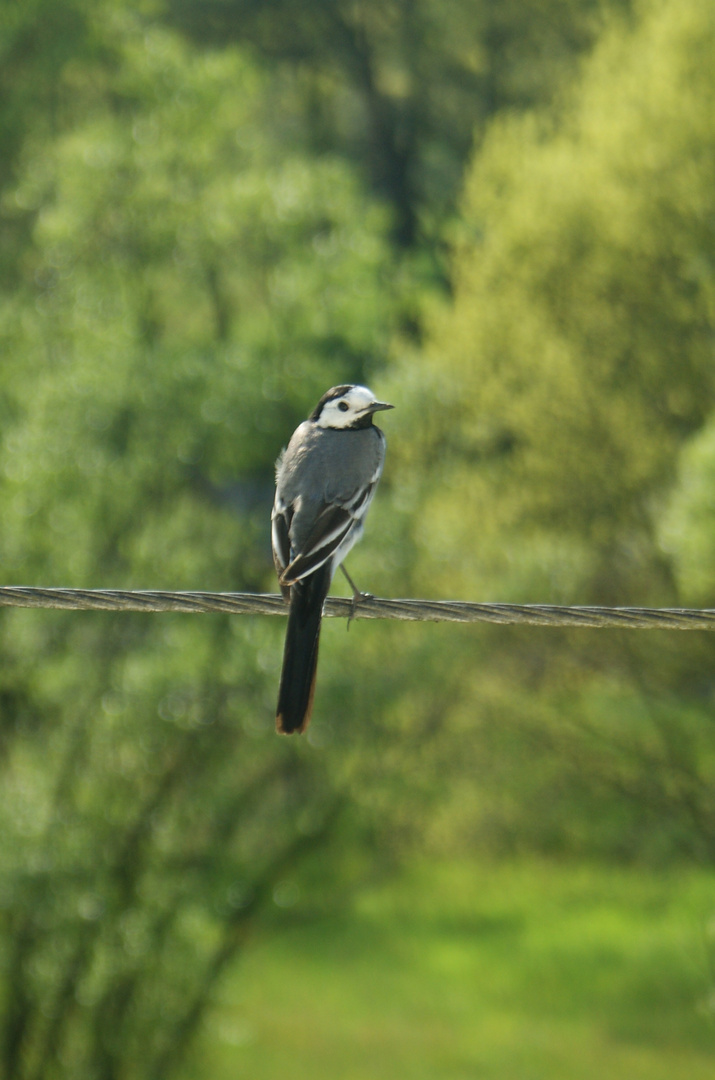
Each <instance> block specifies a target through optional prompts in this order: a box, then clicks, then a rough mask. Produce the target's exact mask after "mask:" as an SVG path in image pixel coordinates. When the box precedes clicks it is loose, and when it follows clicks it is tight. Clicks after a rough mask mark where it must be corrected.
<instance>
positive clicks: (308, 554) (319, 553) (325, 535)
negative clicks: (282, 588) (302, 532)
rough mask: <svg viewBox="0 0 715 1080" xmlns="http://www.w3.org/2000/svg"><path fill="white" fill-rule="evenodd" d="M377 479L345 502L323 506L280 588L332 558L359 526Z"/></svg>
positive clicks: (311, 571)
mask: <svg viewBox="0 0 715 1080" xmlns="http://www.w3.org/2000/svg"><path fill="white" fill-rule="evenodd" d="M378 479H379V477H375V479H374V480H373V481H372V482H371V483H370V484H367V485H366V486H365V487H361V488H359V489H358V491H356V492H355V493H354V495H352V496H351V498H350V499H348V500H346V501H345V502H341V503H337V502H335V503H326V504H325V505H324V506H323V507H322V509H321V510H320V512H319V513H318V515H317V517H316V518H315V521H314V523H313V526H312V528H311V530H310V532H309V533H308V536H307V538H306V540H305V543H304V544H303V545H302V547H301V550H300V551H295V552H293V553H292V554H293V558H292V559H291V560H290V561H289V562H288V565H287V566H285V568H284V570H283V572H282V574H280V575H279V576H280V581H281V585H293V584H294V583H295V582H296V581H300V580H301V578H304V577H306V576H307V575H308V574H312V573H313V572H314V571H315V570H317V569H318V568H319V567H321V566H322V565H323V563H326V562H327V561H328V559H331V558H332V557H333V555H334V554H335V552H336V551H337V550H338V548H340V547H341V546H342V545H343V543H344V542H345V540H346V539H347V538H348V536H349V534H350V532H351V531H352V530H353V529H354V528H356V526H358V525H360V522H361V521H362V518H363V517H364V516H365V513H366V512H367V508H368V506H369V505H370V501H371V499H372V496H373V493H374V491H375V487H376V485H377V480H378ZM276 565H277V564H276Z"/></svg>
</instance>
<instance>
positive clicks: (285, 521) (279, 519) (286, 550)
mask: <svg viewBox="0 0 715 1080" xmlns="http://www.w3.org/2000/svg"><path fill="white" fill-rule="evenodd" d="M293 512H294V508H293V506H292V505H291V506H286V504H285V503H284V502H283V500H282V499H281V498H280V496H279V495H278V493H277V492H276V499H275V502H274V504H273V513H272V514H271V546H272V548H273V562H274V564H275V567H276V573H277V574H278V580H279V582H280V581H281V578H282V577H283V574H284V572H285V568H286V566H287V565H288V563H289V562H290V526H291V522H292V520H293ZM281 591H282V592H283V595H284V596H285V598H286V600H287V599H288V594H289V590H287V589H286V588H285V587H284V586H283V584H282V582H281Z"/></svg>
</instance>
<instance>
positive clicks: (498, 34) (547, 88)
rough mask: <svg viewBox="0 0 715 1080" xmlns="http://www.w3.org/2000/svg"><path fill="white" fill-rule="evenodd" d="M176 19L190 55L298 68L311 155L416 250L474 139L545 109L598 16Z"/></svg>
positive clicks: (196, 11) (346, 12)
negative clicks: (383, 212)
mask: <svg viewBox="0 0 715 1080" xmlns="http://www.w3.org/2000/svg"><path fill="white" fill-rule="evenodd" d="M618 2H619V3H620V0H618ZM167 12H168V18H169V20H170V22H171V23H172V24H173V25H175V26H178V27H181V28H182V29H183V30H185V32H186V33H187V34H189V35H190V37H191V38H192V39H193V40H194V41H197V42H200V43H203V44H209V45H225V44H226V43H229V42H241V43H247V44H250V45H251V46H253V47H254V49H255V50H257V52H258V53H259V54H260V55H261V56H263V57H265V58H266V59H267V60H269V61H270V62H271V63H272V64H275V63H276V62H279V63H282V64H283V65H284V66H286V67H287V68H289V69H290V70H291V71H292V72H293V73H294V76H295V78H294V81H293V92H294V94H295V95H296V96H297V97H298V98H299V100H301V101H302V103H303V115H304V118H305V121H306V123H307V125H308V128H309V131H310V134H311V137H312V142H313V145H314V147H315V148H316V149H320V148H322V149H328V150H329V151H335V150H340V151H341V152H344V153H347V154H348V156H349V158H350V159H351V160H352V161H354V162H357V163H359V164H360V165H361V166H364V167H365V171H366V174H367V176H368V178H369V180H370V183H371V184H372V187H373V189H374V190H375V191H376V192H378V193H379V194H381V195H382V196H383V197H384V198H385V199H386V200H387V201H388V203H389V204H390V206H391V207H392V211H393V222H394V232H393V236H394V239H395V240H396V242H397V244H398V245H401V246H405V247H410V246H412V245H414V244H415V242H416V241H418V240H419V239H420V237H421V236H422V237H424V235H425V233H426V234H427V235H428V236H429V237H430V239H431V242H432V243H435V242H436V241H437V237H438V232H437V229H436V228H435V225H436V224H437V223H439V224H441V222H442V220H443V218H444V214H445V211H448V210H451V209H452V207H453V201H454V197H455V195H456V193H457V190H458V187H459V185H460V183H461V176H462V169H463V165H464V161H465V158H466V156H467V154H468V152H469V149H470V147H471V145H472V139H473V137H474V131H475V128H476V129H477V130H479V129H481V128H482V127H483V125H484V123H485V121H486V120H487V119H488V118H489V117H491V116H492V115H493V114H494V113H495V112H498V111H499V110H501V109H509V108H515V107H516V108H524V107H526V106H530V105H534V104H535V103H537V102H543V101H545V100H547V99H548V98H550V96H551V95H552V93H553V92H554V90H555V89H556V88H557V86H558V85H559V84H560V82H561V81H562V80H563V78H564V76H565V74H567V73H570V72H571V71H572V70H573V68H574V65H575V62H576V59H577V57H578V56H579V55H580V54H582V53H583V51H584V50H585V49H586V48H587V47H588V46H589V45H590V44H591V43H592V42H593V40H594V38H595V36H596V32H597V28H598V25H599V14H600V12H601V5H600V4H599V3H597V2H595V0H546V2H544V0H528V2H526V3H525V2H524V0H518V2H509V3H506V4H505V3H493V2H492V0H484V2H481V0H458V2H457V3H451V4H449V5H446V6H445V5H443V4H442V5H440V4H439V3H435V2H434V0H389V2H387V3H386V2H385V0H363V2H361V3H359V4H355V3H352V2H345V0H321V2H320V3H314V4H311V5H309V6H308V5H305V4H301V3H296V2H295V0H270V2H267V3H266V2H264V3H255V2H254V0H209V2H206V0H200V2H196V0H168V4H167Z"/></svg>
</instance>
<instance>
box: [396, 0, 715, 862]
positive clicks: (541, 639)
mask: <svg viewBox="0 0 715 1080" xmlns="http://www.w3.org/2000/svg"><path fill="white" fill-rule="evenodd" d="M714 46H715V18H714V17H713V11H712V7H711V5H709V4H707V3H704V2H702V0H690V2H688V3H686V4H679V5H673V4H662V3H654V4H650V5H647V6H646V7H645V9H644V17H643V20H642V22H640V23H639V25H638V26H637V27H636V28H635V29H633V30H629V29H627V28H626V27H625V26H624V25H622V24H621V23H620V22H617V23H614V25H613V27H612V29H611V31H610V32H609V34H608V35H607V36H606V38H605V40H604V42H603V43H602V45H601V46H600V47H599V49H598V50H597V51H596V54H595V56H594V58H593V60H592V61H591V62H590V63H589V64H588V65H587V66H586V69H585V72H584V76H583V79H582V81H581V82H580V84H579V85H578V87H577V88H576V89H575V90H574V92H573V94H572V95H570V96H569V97H567V98H566V99H565V101H564V103H563V105H562V106H561V108H560V110H559V112H558V114H554V113H553V112H552V113H550V114H547V115H531V116H528V117H525V118H519V117H510V118H508V119H505V120H501V121H498V122H496V123H495V124H494V125H493V127H492V129H491V130H490V133H489V136H488V138H487V140H486V143H485V145H484V147H483V149H482V150H481V152H480V153H479V154H478V155H477V156H476V158H475V161H474V164H473V167H472V169H471V171H470V174H469V177H468V182H467V187H466V193H465V198H464V203H463V211H464V222H463V226H462V230H461V236H460V241H459V244H458V251H457V254H456V259H455V300H454V303H453V305H451V306H449V307H448V308H447V309H446V310H444V311H443V312H442V313H440V314H438V315H436V316H435V318H434V319H433V327H432V330H431V341H430V343H429V347H428V356H427V357H426V358H425V359H423V360H422V361H421V362H420V361H418V362H417V363H415V359H414V357H410V360H409V362H408V364H405V365H404V366H403V368H402V370H401V371H400V373H399V380H400V381H399V385H400V386H401V387H402V390H403V398H404V396H411V397H412V400H413V405H412V407H411V408H408V409H403V410H402V416H400V417H397V415H396V419H395V423H396V424H399V423H400V422H401V421H402V425H403V427H402V433H401V437H400V438H398V439H396V440H395V443H396V447H397V449H396V451H395V453H396V454H397V455H400V454H404V466H403V470H402V476H404V477H405V482H406V483H408V484H409V483H410V477H414V476H424V477H425V482H424V484H423V485H422V495H421V502H420V511H419V513H418V514H417V515H416V516H415V517H414V518H413V524H412V535H413V550H415V551H419V552H421V557H420V561H419V564H418V565H419V570H418V573H419V574H420V577H421V580H422V581H428V582H429V586H430V590H431V591H432V593H433V595H435V596H445V595H455V594H456V595H461V596H473V597H484V598H485V599H496V598H498V599H501V600H527V599H528V600H531V601H535V600H543V601H552V602H553V601H556V602H582V603H583V602H585V603H593V602H596V603H606V604H628V603H642V604H649V603H662V604H669V603H678V602H679V600H680V596H679V593H678V585H677V580H676V578H680V577H681V576H682V573H681V572H679V573H678V574H677V575H674V573H673V563H672V561H671V559H670V558H669V557H668V553H667V552H666V551H664V550H663V547H662V546H661V543H660V520H661V516H662V511H663V507H664V504H665V501H666V499H667V497H668V492H669V490H670V488H671V485H672V484H673V482H674V479H675V472H676V464H677V461H678V455H679V452H680V450H681V448H682V447H684V446H685V445H687V442H688V440H689V439H690V437H691V436H693V434H694V433H696V432H698V431H699V430H700V429H701V427H702V426H703V424H705V423H706V422H707V421H708V418H709V417H710V416H711V414H712V411H713V406H714V404H715V366H714V365H713V347H712V341H713V325H714V318H715V315H714V313H715V277H714V276H713V265H714V262H715V231H714V229H713V222H715V204H714V202H713V192H715V77H714V76H713V66H712V63H711V56H712V52H713V48H714ZM445 375H446V376H447V377H445ZM426 402H429V404H428V405H427V406H426V404H425V403H426ZM417 417H419V424H418V420H417ZM415 432H418V434H419V438H414V433H415ZM411 435H412V436H413V437H412V438H411V439H410V436H411ZM702 445H703V446H704V445H705V444H704V443H703V444H702ZM707 445H709V443H708V444H707ZM410 454H411V455H412V456H409V455H410ZM396 467H397V466H396V464H395V462H394V460H393V468H396ZM701 475H702V476H703V477H706V476H707V475H709V473H706V472H703V473H701ZM400 479H401V478H400V477H398V480H397V483H398V484H399V483H400ZM412 487H413V492H412V497H413V499H416V498H417V497H418V493H417V491H416V490H415V485H414V484H413V485H412ZM706 489H707V483H706V482H702V481H701V482H700V486H699V488H698V491H699V492H700V495H699V498H700V499H704V497H705V491H706ZM690 494H691V495H692V494H693V489H692V488H691V489H690ZM700 505H702V503H700ZM681 535H682V536H683V537H685V536H686V531H685V529H681ZM700 536H701V539H700V541H699V545H700V547H701V548H702V546H703V539H702V537H703V534H702V533H701V534H700ZM686 544H687V541H685V540H683V542H682V550H683V551H685V550H687V547H686ZM707 565H708V564H707V563H706V564H705V566H706V567H707ZM457 640H459V641H462V643H463V648H462V649H457V648H456V647H455V650H454V653H455V657H458V659H456V667H452V669H451V676H450V681H451V682H454V681H462V682H464V681H466V682H468V683H469V685H470V688H471V693H468V694H467V699H468V700H470V701H473V702H479V703H480V706H479V709H480V714H481V720H477V721H476V723H475V720H474V705H473V704H472V705H471V706H470V708H469V710H468V712H467V713H466V714H464V715H462V716H461V717H460V718H459V719H457V720H456V721H455V722H456V724H457V730H458V732H459V735H460V739H461V740H462V741H460V742H459V751H458V753H459V755H460V758H461V760H465V758H464V755H463V740H465V739H466V738H467V733H468V731H470V732H471V731H473V733H474V738H473V741H471V740H470V741H471V745H473V746H474V749H475V758H474V759H470V762H471V766H472V767H474V768H475V769H476V768H479V770H480V774H481V773H482V771H483V769H484V765H483V762H484V760H487V759H488V760H491V762H492V764H493V765H494V766H495V770H496V771H495V770H494V769H493V770H492V777H493V778H494V779H493V780H491V781H490V780H489V778H487V779H486V783H487V784H493V785H494V786H493V789H492V790H493V794H494V799H493V800H490V799H489V798H484V799H483V802H484V807H485V811H484V812H485V814H486V820H488V818H489V814H490V812H491V814H492V819H494V818H496V819H497V820H501V822H502V825H503V826H504V828H505V829H507V831H508V832H510V833H511V835H512V836H513V837H515V838H516V837H518V838H520V841H521V842H524V841H525V840H526V837H528V836H530V835H531V836H533V834H534V833H535V832H536V833H537V834H538V833H539V831H540V830H541V829H543V835H544V837H546V836H548V833H549V830H550V829H552V828H554V827H555V829H556V834H557V835H558V834H560V835H561V838H562V842H563V841H564V838H565V837H566V838H568V839H567V840H566V842H567V843H577V844H578V843H583V842H584V841H585V842H586V843H587V844H588V843H589V842H590V841H589V840H587V839H585V838H587V837H591V838H593V837H594V836H595V835H596V834H597V832H598V829H595V830H594V829H593V826H592V825H591V822H592V821H593V816H594V806H595V805H598V802H599V799H601V798H602V793H603V790H604V785H605V786H606V789H607V790H611V791H612V792H613V791H615V790H618V791H620V792H621V794H623V795H625V796H626V799H625V800H624V799H621V798H620V796H616V804H615V805H616V806H620V808H619V809H618V810H617V813H616V819H615V821H614V822H613V823H614V824H615V825H616V828H615V831H613V830H611V831H610V835H611V838H612V840H613V841H614V842H615V844H616V845H617V846H618V845H619V844H622V847H623V849H624V850H631V851H632V850H633V845H634V844H635V845H636V846H637V847H638V846H640V847H641V848H647V847H648V845H649V844H651V845H653V846H654V847H655V848H658V847H660V846H661V844H662V842H663V837H664V836H668V837H669V842H670V844H671V845H672V847H676V848H677V847H680V848H681V849H684V848H685V846H686V845H687V847H688V848H689V849H690V850H693V849H696V850H698V851H700V852H701V853H705V854H706V855H707V857H708V858H712V857H713V855H714V854H715V806H714V805H713V801H712V797H711V791H712V788H713V779H714V777H713V775H712V764H711V763H712V761H713V750H715V744H713V732H712V725H711V723H710V722H709V720H708V719H707V715H708V713H709V712H710V710H711V702H712V694H713V691H714V690H715V687H714V686H713V683H712V677H711V674H710V672H711V670H712V638H709V637H708V638H706V640H700V639H699V638H695V637H693V636H692V635H683V634H680V635H678V634H669V635H665V634H657V635H655V634H654V635H645V634H627V633H622V634H618V633H615V632H614V633H606V632H600V633H598V634H594V633H593V632H590V633H589V632H581V633H576V632H573V633H568V634H567V633H555V632H553V631H549V632H535V631H533V630H529V631H526V630H524V631H511V632H510V631H504V632H499V633H495V632H494V631H489V638H488V640H489V644H490V649H489V651H490V654H491V658H492V659H491V662H490V664H489V667H488V669H487V670H485V669H484V668H482V667H481V666H480V667H479V668H478V669H475V668H474V665H473V664H472V663H470V661H469V659H468V649H470V648H471V647H472V642H473V637H470V638H469V642H466V641H465V639H464V638H463V637H461V636H459V635H457V634H455V641H457ZM457 712H458V710H457ZM495 729H499V731H500V732H501V734H499V735H497V734H496V730H495ZM517 733H518V734H517ZM485 740H486V743H485ZM510 746H511V751H510V750H509V747H510ZM485 747H491V749H489V750H488V751H487V750H485ZM486 754H488V757H486ZM510 755H511V762H510V764H509V758H510ZM537 760H539V765H536V761H537ZM588 789H590V791H591V793H592V795H591V796H589V797H588V798H587V797H586V795H585V791H586V790H588ZM507 792H509V795H507ZM527 793H528V794H527ZM594 796H595V798H596V801H595V802H594V801H593V797H594ZM631 797H632V801H631V804H630V808H627V805H626V804H627V801H628V799H629V798H631ZM494 800H499V801H500V802H501V809H500V810H499V811H496V807H497V806H498V805H499V802H496V801H494ZM619 800H620V803H619ZM579 806H580V808H581V809H580V810H578V807H579ZM607 816H608V815H605V816H604V818H603V819H602V824H605V822H606V819H607ZM517 821H518V824H515V823H516V822H517ZM654 822H656V823H657V826H658V830H659V832H660V837H657V836H656V832H655V830H654V829H653V824H654ZM507 823H508V825H507ZM599 828H600V826H599ZM497 831H498V830H497ZM578 834H580V839H579V838H578ZM686 838H687V839H686ZM552 839H553V837H552ZM527 842H528V841H527ZM609 842H610V841H609ZM664 846H665V845H664ZM671 849H672V848H671Z"/></svg>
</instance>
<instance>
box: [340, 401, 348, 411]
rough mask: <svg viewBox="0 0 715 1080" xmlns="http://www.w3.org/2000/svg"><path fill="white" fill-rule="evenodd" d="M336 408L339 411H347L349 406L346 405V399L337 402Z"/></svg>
mask: <svg viewBox="0 0 715 1080" xmlns="http://www.w3.org/2000/svg"><path fill="white" fill-rule="evenodd" d="M338 408H339V409H340V412H347V411H348V409H349V408H350V406H349V405H348V403H347V401H341V402H339V404H338Z"/></svg>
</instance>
